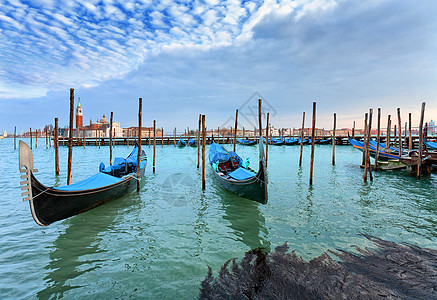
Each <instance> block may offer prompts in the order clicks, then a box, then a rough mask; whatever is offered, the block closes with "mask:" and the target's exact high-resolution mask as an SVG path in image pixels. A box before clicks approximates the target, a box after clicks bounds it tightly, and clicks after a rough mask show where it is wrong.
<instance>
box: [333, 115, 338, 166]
mask: <svg viewBox="0 0 437 300" xmlns="http://www.w3.org/2000/svg"><path fill="white" fill-rule="evenodd" d="M336 126H337V114H336V113H334V128H333V129H332V165H333V166H335V127H336Z"/></svg>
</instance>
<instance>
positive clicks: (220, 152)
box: [209, 143, 243, 167]
mask: <svg viewBox="0 0 437 300" xmlns="http://www.w3.org/2000/svg"><path fill="white" fill-rule="evenodd" d="M231 157H232V158H234V159H236V160H237V161H238V164H239V166H240V167H241V164H242V163H243V160H242V159H241V157H239V156H238V155H237V153H235V152H234V151H227V150H226V149H225V148H223V146H222V145H220V144H217V143H212V144H211V146H209V163H210V164H211V165H212V164H214V163H215V162H217V161H218V162H225V161H228V160H229V159H231Z"/></svg>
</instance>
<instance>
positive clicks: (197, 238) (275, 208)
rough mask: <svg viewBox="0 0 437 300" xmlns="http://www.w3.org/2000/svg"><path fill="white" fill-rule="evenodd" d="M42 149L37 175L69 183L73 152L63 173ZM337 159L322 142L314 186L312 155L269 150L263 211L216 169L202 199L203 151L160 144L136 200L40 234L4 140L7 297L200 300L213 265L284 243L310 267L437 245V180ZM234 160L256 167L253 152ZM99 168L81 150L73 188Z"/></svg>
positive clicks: (350, 156)
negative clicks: (377, 245) (228, 187)
mask: <svg viewBox="0 0 437 300" xmlns="http://www.w3.org/2000/svg"><path fill="white" fill-rule="evenodd" d="M25 141H26V142H28V140H26V139H25ZM42 142H43V140H40V141H39V144H40V145H39V147H38V148H34V149H33V153H34V161H35V168H36V169H38V170H39V171H38V173H36V176H37V178H38V179H39V180H40V181H41V182H42V183H44V184H46V185H49V186H51V185H57V186H58V185H64V184H65V183H66V169H67V167H66V162H67V152H68V149H67V148H66V147H61V148H60V162H61V175H60V176H59V177H56V176H55V175H54V151H53V148H49V149H46V148H45V144H42ZM143 147H144V148H145V150H146V152H147V154H148V155H149V156H150V157H151V155H152V153H153V152H152V148H149V147H147V146H143ZM227 147H228V148H229V149H230V148H231V146H229V145H228V146H227ZM131 150H132V146H131V147H129V148H128V147H126V146H116V147H114V150H113V153H114V156H116V157H123V156H126V155H128V154H129V153H130V151H131ZM331 151H332V148H331V146H328V145H319V146H316V149H315V169H314V184H313V186H312V187H310V186H309V185H308V182H309V163H310V147H309V146H306V147H305V148H304V160H303V166H302V168H299V166H298V161H299V146H281V147H274V146H273V147H270V148H269V164H268V174H269V186H268V188H269V203H268V204H267V205H261V204H257V203H255V202H253V201H249V200H245V199H242V198H239V197H237V196H234V195H232V194H230V193H228V192H226V191H224V190H223V189H222V188H221V187H219V186H218V185H217V184H216V183H215V182H214V179H213V177H212V174H211V173H210V170H209V169H207V176H206V190H205V191H204V192H203V191H202V190H201V172H200V171H199V170H198V169H197V168H196V165H197V149H196V148H182V149H180V148H176V147H173V146H164V147H161V146H157V149H156V174H152V168H151V162H149V164H148V166H147V170H146V179H145V182H144V183H143V187H142V189H141V192H140V193H139V194H137V193H136V192H133V193H131V194H129V195H126V196H124V197H122V198H120V199H117V200H115V201H112V202H110V203H107V204H105V205H103V206H100V207H97V208H95V209H93V210H91V211H88V212H86V213H83V214H81V215H78V216H74V217H72V218H69V219H67V220H64V221H60V222H57V223H54V224H52V225H50V226H48V227H40V226H38V225H37V224H36V223H35V222H34V221H33V219H32V216H31V214H30V210H29V204H28V203H27V202H22V198H21V190H20V186H19V182H20V174H19V171H18V149H17V150H14V147H13V140H12V139H4V140H0V191H1V201H0V298H2V299H8V298H11V299H16V298H26V299H49V298H61V297H66V298H67V299H68V298H79V297H84V296H85V297H87V298H100V299H101V298H123V299H124V298H128V297H135V298H156V299H175V298H177V299H193V298H195V297H196V296H197V295H198V294H199V287H200V283H201V281H202V280H203V279H204V278H205V276H206V273H207V271H208V266H210V267H211V268H212V270H213V272H214V273H215V274H216V273H217V271H218V270H219V269H220V266H221V265H223V263H225V262H226V261H227V260H229V259H231V258H241V257H242V256H243V254H244V252H246V251H248V250H250V249H253V248H257V247H264V248H266V249H267V250H271V249H274V247H276V246H278V245H281V244H283V243H284V242H285V241H287V242H288V244H289V246H290V248H291V249H294V250H295V251H296V253H297V254H298V255H300V256H302V257H303V258H305V259H310V258H312V257H315V256H318V255H320V254H321V253H322V252H324V251H327V250H328V249H342V250H354V248H353V246H359V247H366V246H370V247H371V246H373V245H372V244H371V243H370V242H369V241H368V240H367V239H366V238H365V237H363V235H362V234H369V235H373V236H377V237H380V238H383V239H386V240H391V241H395V242H408V243H412V244H416V245H419V246H422V247H431V248H436V245H437V243H436V242H437V230H436V228H437V176H436V174H433V175H431V176H430V177H428V178H425V179H422V180H420V181H418V180H416V179H415V178H413V177H410V176H408V175H407V174H406V172H402V171H396V172H384V173H374V181H373V183H368V184H364V183H363V180H362V174H363V171H362V170H360V168H359V167H358V165H359V163H360V162H361V155H362V154H361V152H359V151H358V150H355V149H353V148H351V147H350V146H337V147H336V165H335V166H332V165H331V155H332V152H331ZM237 153H239V154H240V156H242V158H243V159H246V158H247V157H249V158H250V159H251V162H252V167H254V168H257V167H258V166H257V157H258V153H257V148H256V147H242V146H238V147H237ZM101 161H103V162H104V163H105V164H107V163H108V161H109V148H108V147H102V148H100V149H99V148H98V147H94V146H89V147H86V148H82V147H76V148H74V149H73V172H72V174H73V177H72V182H73V183H74V182H77V181H80V180H82V179H85V178H87V177H89V176H90V175H93V174H95V173H96V172H97V171H98V166H99V163H100V162H101Z"/></svg>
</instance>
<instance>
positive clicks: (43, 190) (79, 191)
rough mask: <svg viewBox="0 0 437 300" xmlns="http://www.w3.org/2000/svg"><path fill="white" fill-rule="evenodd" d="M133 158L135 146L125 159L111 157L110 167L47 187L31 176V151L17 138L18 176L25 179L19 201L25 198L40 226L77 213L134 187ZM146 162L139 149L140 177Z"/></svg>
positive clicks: (32, 170) (135, 181)
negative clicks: (59, 184) (77, 180)
mask: <svg viewBox="0 0 437 300" xmlns="http://www.w3.org/2000/svg"><path fill="white" fill-rule="evenodd" d="M137 158H138V148H134V150H133V151H132V152H131V153H130V154H129V156H128V157H127V158H125V159H124V158H115V160H114V164H113V165H112V166H108V167H106V168H105V165H104V164H103V163H101V164H100V167H99V170H100V172H98V173H97V174H95V175H93V176H91V177H89V178H87V179H85V180H82V181H80V182H77V183H74V184H71V185H66V186H61V187H47V186H45V185H43V184H42V183H40V182H39V181H38V180H37V179H36V177H35V175H34V173H35V172H37V170H35V169H34V168H33V154H32V150H31V149H30V148H29V146H28V145H27V144H26V143H25V142H23V141H20V144H19V169H20V172H21V173H25V174H24V175H21V178H22V179H25V180H24V181H21V184H22V185H23V186H22V187H21V189H22V190H25V192H23V193H22V196H24V199H23V201H26V200H28V201H29V204H30V211H31V213H32V217H33V219H34V220H35V222H36V223H37V224H38V225H41V226H47V225H49V224H51V223H53V222H56V221H60V220H63V219H66V218H69V217H72V216H74V215H77V214H80V213H82V212H85V211H87V210H90V209H92V208H94V207H96V206H98V205H101V204H104V203H106V202H108V201H111V200H113V199H116V198H119V197H121V196H122V195H124V194H126V193H128V192H130V191H132V190H134V189H135V188H136V186H137V176H136V172H137ZM146 164H147V155H146V154H145V152H144V151H143V152H142V154H141V164H140V170H141V171H140V174H141V176H143V175H144V170H145V168H146Z"/></svg>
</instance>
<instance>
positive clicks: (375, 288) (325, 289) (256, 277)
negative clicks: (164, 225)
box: [200, 236, 437, 299]
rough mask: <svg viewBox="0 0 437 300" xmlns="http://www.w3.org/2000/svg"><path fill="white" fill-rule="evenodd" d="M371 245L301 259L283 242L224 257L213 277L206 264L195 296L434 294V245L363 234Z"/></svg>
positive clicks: (397, 296)
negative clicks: (267, 249)
mask: <svg viewBox="0 0 437 300" xmlns="http://www.w3.org/2000/svg"><path fill="white" fill-rule="evenodd" d="M366 237H367V238H368V239H369V240H371V241H372V242H374V243H375V244H376V246H377V248H376V249H374V250H369V249H367V248H366V249H364V250H363V249H360V248H356V249H357V252H356V253H351V252H346V251H341V250H338V251H336V252H334V251H329V252H330V253H331V254H334V255H335V256H337V257H338V258H340V260H341V261H340V262H336V261H334V260H333V259H332V258H331V257H330V256H329V255H328V254H327V253H323V254H322V255H320V256H319V257H316V258H314V259H312V260H311V261H309V262H306V261H305V260H303V259H302V258H299V257H297V255H296V254H295V253H294V251H293V252H291V253H287V250H288V246H287V244H286V243H285V244H284V245H282V246H279V247H277V248H276V249H275V251H274V252H272V253H270V254H266V253H264V252H263V251H262V249H255V250H251V251H249V252H247V253H246V255H245V256H244V258H243V259H242V261H241V262H239V263H237V262H236V259H232V260H229V261H227V262H226V263H225V264H224V266H223V267H222V268H221V270H220V273H219V274H218V276H217V277H216V278H214V277H213V276H212V271H211V268H209V271H208V275H207V277H206V278H205V280H204V281H203V282H202V286H201V291H200V299H437V251H436V250H433V249H429V248H420V247H417V246H414V245H411V244H402V245H401V244H397V243H394V242H389V241H385V240H381V239H379V238H375V237H370V236H366Z"/></svg>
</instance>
